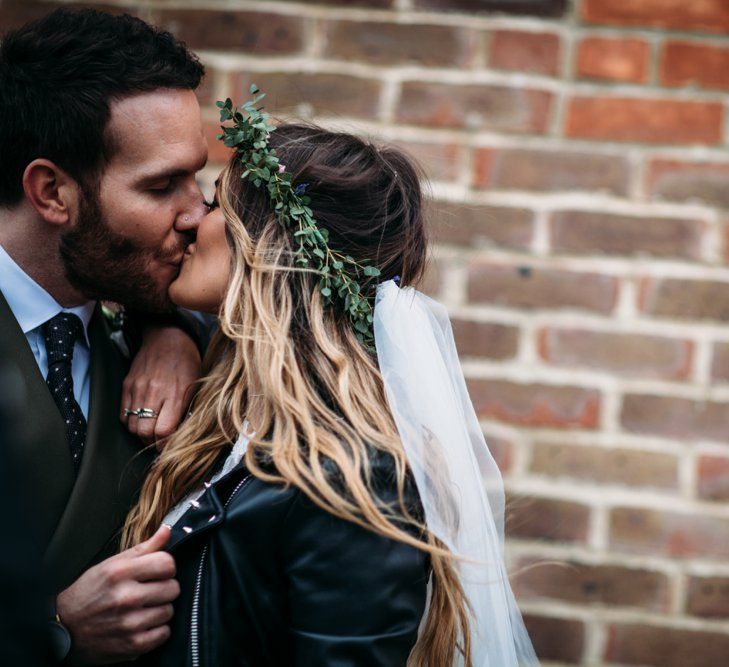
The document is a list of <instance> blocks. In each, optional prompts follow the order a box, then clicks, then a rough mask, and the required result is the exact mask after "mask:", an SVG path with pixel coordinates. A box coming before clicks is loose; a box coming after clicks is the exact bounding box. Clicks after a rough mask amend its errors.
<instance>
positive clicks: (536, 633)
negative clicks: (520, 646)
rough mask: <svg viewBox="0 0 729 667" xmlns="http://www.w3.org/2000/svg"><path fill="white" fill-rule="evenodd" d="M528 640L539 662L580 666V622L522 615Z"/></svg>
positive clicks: (582, 627) (582, 639)
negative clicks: (545, 661)
mask: <svg viewBox="0 0 729 667" xmlns="http://www.w3.org/2000/svg"><path fill="white" fill-rule="evenodd" d="M524 624H525V625H526V628H527V632H528V633H529V638H530V639H531V640H532V644H533V645H534V650H535V652H536V654H537V657H538V658H540V660H555V661H557V662H560V663H569V664H571V665H577V664H582V654H583V652H584V649H585V625H584V623H582V621H575V620H572V619H566V618H549V617H547V616H536V615H535V614H524Z"/></svg>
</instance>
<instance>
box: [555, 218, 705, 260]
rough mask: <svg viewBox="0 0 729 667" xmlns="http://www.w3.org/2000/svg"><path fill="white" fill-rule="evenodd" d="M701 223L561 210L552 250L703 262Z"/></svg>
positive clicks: (686, 220) (703, 225)
mask: <svg viewBox="0 0 729 667" xmlns="http://www.w3.org/2000/svg"><path fill="white" fill-rule="evenodd" d="M705 231H706V225H705V223H704V222H702V221H701V220H690V219H682V218H659V217H652V218H646V217H634V216H628V215H616V214H612V213H593V212H587V211H559V212H557V213H554V214H552V216H551V219H550V234H551V242H552V250H553V251H557V252H566V253H571V254H577V255H595V254H604V255H632V256H641V255H653V256H654V257H669V258H673V257H675V258H679V259H690V260H700V259H701V241H702V237H703V235H704V233H705Z"/></svg>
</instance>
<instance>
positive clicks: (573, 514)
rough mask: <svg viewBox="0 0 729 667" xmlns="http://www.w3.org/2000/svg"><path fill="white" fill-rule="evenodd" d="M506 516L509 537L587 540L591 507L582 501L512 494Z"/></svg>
mask: <svg viewBox="0 0 729 667" xmlns="http://www.w3.org/2000/svg"><path fill="white" fill-rule="evenodd" d="M504 516H505V521H504V528H505V531H506V535H507V536H508V537H509V538H516V539H523V540H539V541H542V542H563V543H564V542H568V543H584V542H585V541H586V540H587V531H588V524H589V521H590V508H589V507H588V506H587V505H582V504H581V503H576V502H572V501H569V500H556V499H554V498H537V497H533V496H515V495H509V496H508V497H507V500H506V510H505V514H504Z"/></svg>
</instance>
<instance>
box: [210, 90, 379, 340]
mask: <svg viewBox="0 0 729 667" xmlns="http://www.w3.org/2000/svg"><path fill="white" fill-rule="evenodd" d="M250 94H251V95H252V96H253V99H251V100H249V101H248V102H246V103H245V104H244V105H243V106H242V107H240V108H238V109H236V108H235V107H234V106H233V102H232V101H231V100H230V98H228V99H226V100H225V102H217V106H218V107H219V109H220V122H221V123H225V122H227V121H232V122H233V126H232V127H226V126H222V125H221V129H222V130H223V133H222V134H220V135H218V139H222V140H223V142H224V143H225V145H226V146H227V147H228V148H233V149H235V151H236V154H237V157H238V159H239V160H240V161H241V164H242V165H243V172H242V174H241V178H243V179H245V178H247V179H249V180H250V181H252V183H253V185H254V186H255V187H257V188H261V187H264V186H265V187H266V188H267V189H268V195H269V197H270V199H271V206H272V208H273V210H274V213H275V215H276V219H277V220H278V222H279V224H280V225H281V226H282V227H284V228H285V229H287V230H289V231H290V232H291V233H292V234H293V237H294V240H295V242H296V250H295V255H296V257H295V260H294V263H295V264H296V265H297V266H299V267H301V268H303V269H308V270H309V271H312V272H314V273H316V274H318V275H319V283H318V289H319V292H320V293H321V296H322V299H323V301H324V304H325V305H331V306H335V307H339V308H341V309H342V310H343V311H344V312H346V313H347V314H348V315H349V319H350V321H351V323H352V326H353V328H354V331H355V335H356V336H357V339H358V340H359V341H360V342H361V343H362V344H363V345H364V346H365V347H366V348H367V349H368V350H370V351H371V352H373V351H374V344H375V337H374V332H373V328H372V323H373V321H374V314H373V313H374V305H373V302H374V297H373V296H366V295H364V294H363V293H362V290H361V286H360V282H359V281H360V279H361V278H362V277H368V278H370V277H376V276H379V275H380V271H379V269H377V268H376V267H374V266H370V265H368V264H366V263H361V262H358V261H356V260H355V259H354V258H352V257H351V256H349V255H345V254H342V253H340V252H337V251H336V250H333V249H332V248H331V247H330V246H329V232H328V230H326V229H325V228H323V227H319V225H317V223H316V220H315V219H314V215H313V213H312V210H311V208H310V207H309V204H310V203H311V198H310V197H309V196H308V195H306V194H305V193H306V190H307V188H308V187H309V185H308V183H299V184H297V185H294V183H293V182H292V179H293V176H292V174H291V173H290V172H288V171H286V166H285V165H284V164H282V163H281V162H280V160H279V158H278V156H277V155H276V151H275V150H274V149H272V148H269V145H268V139H269V137H270V135H271V133H272V132H274V131H275V130H276V128H275V126H273V125H272V124H271V123H270V117H269V115H268V113H266V112H265V111H264V110H263V107H262V106H259V105H260V103H261V101H262V100H263V98H264V97H265V93H261V92H260V91H259V89H258V87H257V86H256V85H255V84H254V85H252V86H251V87H250Z"/></svg>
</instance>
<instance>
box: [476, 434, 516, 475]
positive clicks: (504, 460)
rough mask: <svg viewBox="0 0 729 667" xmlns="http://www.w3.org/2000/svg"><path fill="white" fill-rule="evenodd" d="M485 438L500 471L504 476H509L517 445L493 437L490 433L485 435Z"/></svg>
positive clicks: (498, 437)
mask: <svg viewBox="0 0 729 667" xmlns="http://www.w3.org/2000/svg"><path fill="white" fill-rule="evenodd" d="M484 436H485V437H486V444H487V446H488V448H489V452H491V456H493V457H494V461H495V462H496V465H497V466H498V467H499V470H500V471H501V473H502V474H508V472H509V471H510V470H511V467H512V466H513V464H514V450H515V449H516V445H515V443H513V442H512V441H511V440H509V439H507V438H504V437H501V436H497V435H491V434H490V433H488V432H486V433H484Z"/></svg>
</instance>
